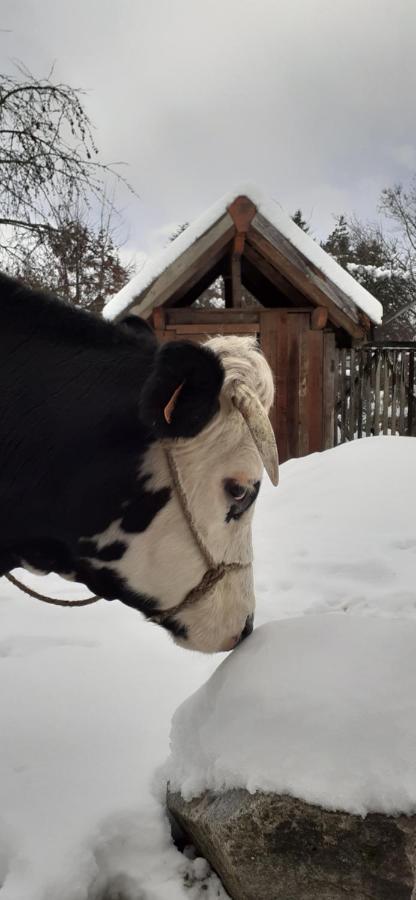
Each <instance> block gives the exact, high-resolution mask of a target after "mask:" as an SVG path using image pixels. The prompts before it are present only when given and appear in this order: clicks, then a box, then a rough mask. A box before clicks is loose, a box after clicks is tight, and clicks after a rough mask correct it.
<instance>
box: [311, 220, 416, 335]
mask: <svg viewBox="0 0 416 900" xmlns="http://www.w3.org/2000/svg"><path fill="white" fill-rule="evenodd" d="M322 247H323V249H324V250H326V252H327V253H330V255H331V256H333V257H334V258H335V259H336V260H337V262H339V263H340V265H342V266H343V267H344V268H345V269H347V271H348V272H350V274H351V275H353V277H354V278H355V279H356V280H357V281H358V282H359V283H360V284H362V285H363V287H365V288H366V290H368V291H369V292H370V294H372V295H373V296H374V297H376V298H377V299H378V300H380V303H381V304H382V305H383V311H384V316H383V324H382V325H381V326H378V327H377V328H376V329H375V337H376V338H377V339H379V340H412V339H413V338H414V336H415V333H416V312H415V311H413V310H412V308H411V305H409V301H411V298H412V297H415V284H414V282H413V280H412V277H411V272H410V271H409V268H408V266H407V265H406V263H405V262H404V260H403V259H402V258H401V255H400V253H399V250H398V244H397V240H395V239H393V238H391V237H386V235H385V234H384V232H383V230H382V228H381V226H380V225H379V224H363V223H362V222H360V221H359V220H358V219H356V218H355V219H352V220H350V221H347V219H346V218H345V216H339V217H338V218H337V220H336V225H335V228H334V229H333V231H332V232H331V234H330V235H329V236H328V238H327V240H326V241H325V242H324V243H323V244H322ZM411 303H412V301H411ZM403 307H406V309H405V310H404V311H403Z"/></svg>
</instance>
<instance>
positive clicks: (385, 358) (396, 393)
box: [334, 341, 416, 444]
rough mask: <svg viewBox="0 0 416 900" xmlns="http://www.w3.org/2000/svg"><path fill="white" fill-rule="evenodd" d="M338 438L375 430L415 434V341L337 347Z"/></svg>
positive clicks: (366, 433)
mask: <svg viewBox="0 0 416 900" xmlns="http://www.w3.org/2000/svg"><path fill="white" fill-rule="evenodd" d="M337 354H338V358H337V370H336V385H335V419H334V421H335V436H334V443H335V444H342V443H344V442H345V441H352V440H354V439H355V438H361V437H365V436H370V435H372V434H400V435H413V436H415V435H416V397H415V383H414V382H415V355H416V344H401V343H400V344H399V343H397V344H396V343H395V342H394V341H393V342H391V343H390V344H371V345H370V344H366V345H365V346H364V347H360V348H358V349H355V350H354V349H352V350H338V351H337Z"/></svg>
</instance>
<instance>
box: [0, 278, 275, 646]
mask: <svg viewBox="0 0 416 900" xmlns="http://www.w3.org/2000/svg"><path fill="white" fill-rule="evenodd" d="M273 392H274V386H273V377H272V373H271V370H270V368H269V365H268V363H267V362H266V359H265V358H264V356H263V354H262V353H261V351H260V349H259V347H258V345H257V342H256V340H255V338H254V337H251V336H249V337H246V336H244V337H236V336H217V337H214V338H212V339H209V340H208V341H207V342H206V343H205V344H204V345H201V344H193V343H192V342H190V341H170V342H167V343H164V344H159V342H158V341H157V339H156V336H155V334H154V332H153V330H152V329H151V327H150V326H149V325H148V324H147V323H146V322H145V321H144V320H142V319H140V318H138V317H136V316H127V318H126V319H125V320H124V321H121V322H118V323H114V322H111V321H106V320H105V319H103V318H101V317H99V316H97V315H95V314H93V313H90V312H88V311H85V310H81V309H78V308H75V307H73V306H71V305H70V304H67V303H66V302H64V301H62V300H60V299H58V298H56V297H53V296H50V295H49V294H47V293H45V292H42V291H38V290H32V289H30V288H28V287H26V286H23V285H22V284H21V283H19V282H17V281H16V280H14V279H11V278H9V277H8V276H6V275H0V575H3V574H5V573H9V572H10V571H11V570H12V569H14V568H15V567H18V566H22V567H24V568H27V569H29V570H35V571H36V572H42V573H46V572H55V573H58V574H59V575H61V576H63V577H64V578H69V579H73V580H74V581H77V582H81V583H83V584H85V585H86V586H87V587H88V588H89V589H90V590H91V591H93V592H94V593H95V594H97V595H98V596H100V597H103V598H105V599H107V600H115V599H118V600H120V601H121V602H122V603H125V604H127V605H128V606H130V607H133V608H134V609H137V610H140V611H141V612H142V613H143V614H144V616H145V617H146V618H148V619H150V620H151V621H153V622H156V623H158V624H160V625H161V626H163V627H164V628H165V629H167V630H168V631H169V632H170V633H171V635H172V636H173V639H174V640H175V642H176V643H177V644H179V645H180V646H182V647H185V648H189V649H193V650H199V651H203V652H207V653H211V652H216V651H225V650H229V649H232V648H233V647H234V646H236V645H237V644H238V643H239V642H240V641H241V640H242V639H243V638H244V637H246V636H247V635H248V634H249V633H250V632H251V631H252V628H253V614H254V590H253V574H252V550H251V520H252V515H253V510H254V503H255V500H256V497H257V495H258V492H259V487H260V482H261V478H262V471H263V464H264V465H265V467H266V469H267V471H268V472H269V474H270V477H271V479H272V480H273V482H274V483H277V472H278V459H277V449H276V444H275V440H274V435H273V432H272V429H271V425H270V422H269V419H268V411H269V409H270V407H271V404H272V402H273Z"/></svg>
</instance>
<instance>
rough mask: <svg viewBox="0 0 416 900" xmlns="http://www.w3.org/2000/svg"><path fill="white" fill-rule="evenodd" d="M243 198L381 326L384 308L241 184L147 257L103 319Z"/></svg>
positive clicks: (284, 217)
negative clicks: (165, 244)
mask: <svg viewBox="0 0 416 900" xmlns="http://www.w3.org/2000/svg"><path fill="white" fill-rule="evenodd" d="M241 195H245V196H247V197H249V199H250V200H251V201H252V202H253V203H254V204H255V206H256V207H257V210H258V212H259V213H261V214H262V215H263V216H264V217H265V218H266V219H268V221H269V222H270V223H271V224H272V225H274V227H275V228H277V229H278V231H280V232H281V234H282V235H284V237H285V238H287V240H288V241H289V242H290V243H291V244H292V245H293V246H294V247H296V248H297V249H298V250H299V251H300V252H301V253H303V254H304V256H306V257H307V259H309V261H310V262H311V263H313V265H314V266H316V268H317V269H319V271H320V272H322V273H323V274H324V275H326V276H327V277H328V278H329V279H330V280H331V281H332V282H333V283H334V284H335V285H336V286H337V287H338V288H340V289H341V290H342V291H343V292H344V293H345V294H346V295H347V297H349V298H350V300H352V301H353V303H354V304H355V305H356V306H358V308H359V309H361V310H362V311H363V312H364V313H366V315H367V316H369V318H370V319H371V320H372V321H373V322H375V323H376V324H380V323H381V320H382V315H383V307H382V305H381V303H379V301H378V300H376V298H375V297H373V296H372V295H371V294H370V293H369V292H368V291H367V290H366V289H365V288H364V287H363V286H362V285H361V284H359V283H358V282H357V281H355V279H354V278H353V277H352V275H350V274H349V272H347V271H346V270H345V269H343V268H342V266H340V265H338V263H337V262H336V261H335V260H334V259H332V257H330V256H329V255H328V254H327V253H325V251H324V250H323V249H322V247H320V246H319V244H317V243H316V241H314V240H313V238H312V237H310V235H308V234H306V233H305V232H304V231H302V229H301V228H299V227H298V225H296V224H295V223H294V222H293V221H292V219H291V217H290V216H289V215H288V213H287V212H285V210H284V209H283V208H282V207H281V206H280V204H278V203H277V202H275V201H273V200H269V199H265V198H264V197H263V195H262V193H261V192H260V191H259V189H258V188H257V187H255V186H253V185H250V184H249V185H247V184H240V185H239V186H238V187H236V188H235V189H234V190H233V191H231V192H230V193H228V194H225V195H224V196H223V197H222V198H221V199H220V200H218V201H217V202H216V203H214V204H213V206H211V207H210V208H209V209H208V210H207V211H206V212H205V213H203V214H202V215H201V216H199V217H198V218H197V219H196V220H195V221H194V222H193V223H192V224H191V225H189V226H188V228H186V229H185V231H183V232H182V234H180V235H179V237H177V238H176V239H175V240H174V241H172V242H171V243H170V244H168V246H167V247H166V248H164V249H163V250H162V251H160V252H159V253H157V254H155V255H154V256H151V257H148V258H147V260H146V261H145V262H144V264H143V266H142V268H141V270H140V272H138V273H137V275H135V276H134V278H132V279H131V281H129V282H128V284H126V285H125V286H124V287H123V288H122V289H121V291H119V292H118V293H117V294H115V295H114V296H113V297H111V299H110V300H109V301H108V303H107V304H106V307H105V309H104V313H103V314H104V316H105V318H108V319H114V318H116V317H117V316H119V315H120V314H121V313H122V312H124V310H125V309H127V307H128V306H129V305H130V304H131V303H132V302H133V300H134V299H135V298H136V297H138V296H139V295H141V294H142V293H143V292H144V291H145V290H146V289H147V288H148V287H150V285H151V284H152V283H153V282H154V281H155V279H156V278H158V276H159V275H161V273H162V272H164V271H165V269H167V268H168V267H169V266H170V265H171V264H172V263H173V262H175V260H176V259H178V258H179V257H180V256H181V255H182V253H184V251H185V250H188V248H189V247H191V246H192V244H194V243H195V241H197V240H198V238H200V237H201V235H203V234H205V232H206V231H208V229H209V228H211V227H212V226H213V225H214V224H215V223H216V222H217V221H218V220H219V219H220V218H221V217H222V216H223V215H224V214H225V213H226V211H227V207H228V206H230V204H231V203H232V202H233V201H234V200H235V199H236V197H239V196H241Z"/></svg>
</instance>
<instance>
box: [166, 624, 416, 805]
mask: <svg viewBox="0 0 416 900" xmlns="http://www.w3.org/2000/svg"><path fill="white" fill-rule="evenodd" d="M415 648H416V623H415V622H413V621H399V620H397V619H396V620H391V619H390V620H387V619H376V618H361V617H360V618H359V617H357V618H355V617H353V616H347V615H343V614H339V613H338V614H326V615H325V614H322V615H315V616H306V617H304V618H298V619H287V620H285V621H280V622H271V623H269V624H267V625H263V626H262V627H261V628H259V629H257V630H256V631H255V632H254V633H253V635H252V637H250V639H249V640H247V641H246V642H245V643H244V644H243V645H242V646H241V647H240V648H238V650H237V651H235V652H234V653H232V654H231V655H230V656H229V657H228V658H227V659H226V660H225V661H224V662H223V663H222V665H221V666H220V667H219V668H218V669H217V670H216V672H214V674H213V675H212V676H211V678H210V680H209V681H208V682H207V684H206V685H204V686H203V687H201V688H200V689H199V690H198V691H197V692H196V693H195V694H193V696H192V697H190V698H189V699H188V700H186V701H185V702H184V703H183V704H182V706H181V707H180V708H179V709H178V711H177V712H176V714H175V716H174V719H173V726H172V733H171V757H170V760H169V763H168V777H169V779H170V783H171V787H172V788H173V789H176V790H181V792H182V794H183V796H184V797H185V798H186V799H190V798H191V797H193V796H196V795H198V794H200V793H202V792H203V791H204V790H205V789H212V790H215V791H220V790H224V789H226V788H237V787H240V788H246V789H247V790H249V791H251V792H254V791H256V790H260V791H275V792H277V793H279V794H290V795H293V796H296V797H300V798H302V799H304V800H306V801H308V802H310V803H315V804H319V805H321V806H323V807H325V808H327V809H341V810H346V811H348V812H351V813H358V814H361V815H365V814H366V813H368V812H370V811H371V812H384V813H390V814H396V813H399V812H402V813H414V812H415V810H416V754H415V750H416V652H415Z"/></svg>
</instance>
